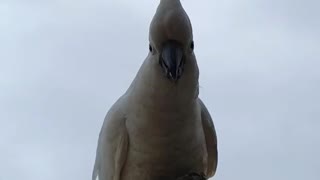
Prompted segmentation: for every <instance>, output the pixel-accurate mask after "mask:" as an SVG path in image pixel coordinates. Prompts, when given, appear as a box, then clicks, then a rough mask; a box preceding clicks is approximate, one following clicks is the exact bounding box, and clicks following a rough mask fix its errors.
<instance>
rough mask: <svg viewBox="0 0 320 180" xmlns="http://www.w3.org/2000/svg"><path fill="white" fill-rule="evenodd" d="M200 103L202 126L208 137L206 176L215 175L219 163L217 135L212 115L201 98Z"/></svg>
mask: <svg viewBox="0 0 320 180" xmlns="http://www.w3.org/2000/svg"><path fill="white" fill-rule="evenodd" d="M199 103H200V108H201V120H202V126H203V130H204V134H205V138H206V147H207V152H208V161H207V173H206V176H207V177H212V176H214V175H215V173H216V169H217V165H218V147H217V135H216V130H215V127H214V124H213V121H212V118H211V115H210V113H209V111H208V109H207V108H206V106H205V104H204V103H203V102H202V100H201V99H200V98H199Z"/></svg>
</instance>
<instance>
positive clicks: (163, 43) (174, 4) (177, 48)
mask: <svg viewBox="0 0 320 180" xmlns="http://www.w3.org/2000/svg"><path fill="white" fill-rule="evenodd" d="M149 42H150V44H149V53H150V54H149V55H151V56H154V58H152V59H156V60H157V61H158V65H159V67H160V68H161V69H162V71H163V73H164V74H165V76H166V77H167V78H168V79H170V80H171V81H174V82H176V81H177V80H179V79H180V78H181V76H182V75H183V73H184V66H185V63H188V62H186V61H188V60H189V59H192V58H190V57H191V56H193V49H194V42H193V35H192V26H191V23H190V20H189V17H188V15H187V14H186V12H185V10H184V9H183V7H182V5H181V3H180V0H160V4H159V6H158V8H157V11H156V13H155V15H154V17H153V19H152V21H151V24H150V29H149Z"/></svg>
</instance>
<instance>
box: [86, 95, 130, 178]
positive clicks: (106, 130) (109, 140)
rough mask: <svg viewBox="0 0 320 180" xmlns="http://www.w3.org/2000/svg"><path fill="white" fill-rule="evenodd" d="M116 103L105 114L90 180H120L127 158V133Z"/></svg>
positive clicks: (122, 114) (122, 115) (118, 104)
mask: <svg viewBox="0 0 320 180" xmlns="http://www.w3.org/2000/svg"><path fill="white" fill-rule="evenodd" d="M121 109H122V108H121V103H120V102H119V101H117V102H116V103H115V104H114V105H113V106H112V107H111V109H110V110H109V112H108V113H107V115H106V117H105V120H104V123H103V126H102V128H101V131H100V134H99V138H98V146H97V151H96V159H95V164H94V168H93V172H92V180H97V177H98V178H99V180H120V175H121V170H122V167H123V166H124V163H125V161H126V158H127V150H128V140H129V138H128V132H127V129H126V124H125V121H126V119H125V115H124V113H123V112H122V110H121Z"/></svg>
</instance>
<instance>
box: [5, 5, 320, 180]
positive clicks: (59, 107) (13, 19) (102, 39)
mask: <svg viewBox="0 0 320 180" xmlns="http://www.w3.org/2000/svg"><path fill="white" fill-rule="evenodd" d="M158 3H159V0H139V1H138V0H136V1H133V0H51V1H49V0H42V1H40V0H29V1H27V0H0V180H9V179H10V180H21V179H23V180H57V179H59V180H73V179H74V180H90V178H91V172H92V168H93V162H94V158H95V150H96V144H97V138H98V133H99V131H100V128H101V125H102V122H103V118H104V116H105V114H106V112H107V110H108V109H109V108H110V106H111V105H112V104H113V103H114V101H115V100H116V99H117V98H118V97H119V96H120V95H122V94H123V93H124V91H125V90H126V89H127V87H128V86H129V84H130V83H131V81H132V79H133V78H134V76H135V74H136V72H137V70H138V68H139V67H140V65H141V63H142V61H143V60H144V58H145V57H146V56H147V53H148V28H149V23H150V21H151V19H152V16H153V14H154V12H155V10H156V8H157V4H158ZM182 3H183V6H184V8H185V10H186V11H187V13H188V14H189V17H190V19H191V21H192V24H193V30H194V38H195V53H196V56H197V60H198V64H199V68H200V86H201V89H200V97H201V98H202V99H203V100H204V102H205V103H206V105H207V107H208V109H209V111H210V112H211V114H212V116H213V118H214V123H215V126H216V130H217V134H218V146H219V147H218V148H219V163H218V170H217V174H216V178H214V179H216V180H234V179H237V180H257V179H259V180H288V179H290V180H301V179H306V180H319V179H320V171H319V170H320V155H319V152H320V130H319V128H320V70H319V69H320V35H319V34H320V21H319V18H320V11H319V7H320V1H319V0H227V1H217V0H183V1H182Z"/></svg>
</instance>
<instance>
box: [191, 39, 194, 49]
mask: <svg viewBox="0 0 320 180" xmlns="http://www.w3.org/2000/svg"><path fill="white" fill-rule="evenodd" d="M190 48H191V49H192V50H193V49H194V42H193V41H191V43H190Z"/></svg>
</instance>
